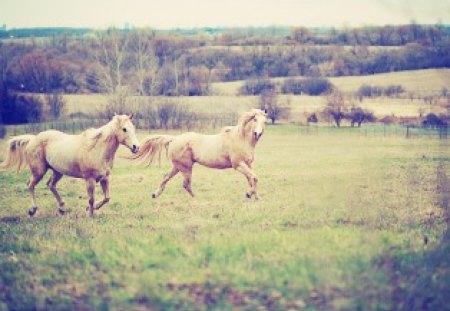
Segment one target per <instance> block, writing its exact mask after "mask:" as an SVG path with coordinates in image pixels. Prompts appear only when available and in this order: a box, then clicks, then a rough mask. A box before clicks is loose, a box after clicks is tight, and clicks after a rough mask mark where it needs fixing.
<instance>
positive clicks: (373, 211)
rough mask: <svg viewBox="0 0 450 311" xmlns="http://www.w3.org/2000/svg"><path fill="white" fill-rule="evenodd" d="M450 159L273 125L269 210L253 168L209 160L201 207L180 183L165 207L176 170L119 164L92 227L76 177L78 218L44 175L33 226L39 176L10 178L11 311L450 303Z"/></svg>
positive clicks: (416, 142)
mask: <svg viewBox="0 0 450 311" xmlns="http://www.w3.org/2000/svg"><path fill="white" fill-rule="evenodd" d="M171 133H174V132H171ZM139 136H140V138H143V137H144V136H145V133H139ZM0 148H1V149H0V150H2V151H1V152H2V154H1V155H2V156H3V155H4V153H3V152H4V150H5V141H2V142H1V143H0ZM449 150H450V149H449V141H447V140H438V139H434V138H414V139H406V138H404V136H400V135H392V136H389V137H385V136H382V135H373V136H363V135H360V134H358V133H356V132H353V130H350V131H348V130H347V131H340V130H339V129H335V130H332V131H327V132H323V133H319V134H304V133H302V132H300V131H299V130H298V128H296V127H294V126H291V125H278V126H269V127H268V128H266V134H265V135H264V136H263V137H262V139H261V141H260V142H259V144H258V146H257V148H256V159H255V173H256V174H257V175H258V177H259V186H258V187H259V188H258V189H259V191H258V192H259V195H260V200H258V201H254V200H248V199H246V198H245V192H246V189H247V181H246V180H245V178H244V177H243V176H242V175H241V174H239V173H237V172H234V171H232V170H224V171H218V170H211V169H207V168H204V167H200V166H194V170H193V185H192V186H193V191H194V193H195V194H196V197H195V198H191V197H190V196H189V195H188V194H187V193H186V192H185V191H184V189H183V188H182V186H181V184H182V178H181V176H176V177H175V178H174V179H173V180H172V181H171V182H170V183H169V184H168V185H167V188H166V190H165V192H164V193H163V194H162V195H161V197H159V198H158V199H156V200H153V199H151V193H152V191H153V190H155V189H156V187H157V185H158V184H159V183H160V181H161V178H162V175H163V174H164V173H166V172H167V171H168V170H169V169H170V166H171V165H170V163H168V161H166V160H163V161H162V162H161V165H160V166H158V165H155V166H153V167H150V168H143V167H141V166H138V165H134V164H132V163H130V162H129V161H128V160H126V159H123V158H117V159H116V162H115V167H114V169H113V173H112V178H111V183H110V189H111V201H110V203H109V204H108V205H106V206H105V207H103V208H102V209H101V210H100V211H98V212H97V213H96V216H95V217H94V218H90V217H89V214H88V213H87V212H86V210H85V209H86V202H87V195H86V190H85V183H84V181H82V180H76V179H70V178H64V179H63V180H62V181H61V182H60V183H59V185H58V188H59V189H60V193H61V195H62V196H63V197H64V199H65V200H66V207H67V209H68V213H67V214H66V215H65V216H57V204H56V201H55V200H54V197H53V196H52V194H51V193H50V191H49V190H48V189H47V187H46V186H45V180H44V181H43V182H41V183H40V184H39V185H38V187H37V188H36V189H37V191H36V193H37V196H38V200H39V202H40V206H41V207H40V209H39V210H38V212H37V214H36V216H35V217H34V218H32V219H30V218H28V217H27V210H28V208H29V207H30V206H31V200H30V198H29V196H28V191H27V187H26V182H27V179H28V176H29V175H28V172H25V171H24V172H22V173H20V174H19V175H15V174H14V173H6V172H0V185H1V187H0V310H8V309H16V310H17V309H52V310H58V309H80V310H85V309H113V310H124V309H137V310H139V309H141V310H144V309H147V310H148V309H150V310H174V309H179V310H206V309H208V310H209V309H218V310H231V309H242V310H259V309H261V310H266V309H267V310H285V309H292V310H356V309H362V310H393V309H396V310H402V309H403V310H412V309H416V310H422V309H429V310H444V309H446V308H447V309H448V308H449V306H448V304H446V303H447V299H448V293H449V290H450V288H449V284H450V279H449V278H450V267H449V262H448V258H449V256H450V252H449V239H450V237H449V234H448V231H447V227H446V220H447V221H448V219H449V216H448V215H449V214H448V213H449V210H448V209H449V208H450V207H449V206H448V204H449V201H450V199H449V196H448V193H449V192H448V191H449V189H450V188H449V181H448V178H447V176H448V175H449V174H450V162H449V159H450V151H449ZM126 154H128V150H126V149H125V148H123V147H120V149H119V155H121V156H123V155H126ZM0 157H1V156H0ZM96 194H97V197H99V196H100V189H97V192H96Z"/></svg>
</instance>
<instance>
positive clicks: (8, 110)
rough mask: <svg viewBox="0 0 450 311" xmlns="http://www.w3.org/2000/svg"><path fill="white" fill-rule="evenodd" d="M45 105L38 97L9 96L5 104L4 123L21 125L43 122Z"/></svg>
mask: <svg viewBox="0 0 450 311" xmlns="http://www.w3.org/2000/svg"><path fill="white" fill-rule="evenodd" d="M42 111H43V103H42V101H41V100H40V99H39V97H37V96H23V95H19V96H16V95H13V96H7V97H6V99H5V101H4V103H3V122H4V123H5V124H20V123H29V122H39V121H41V120H42Z"/></svg>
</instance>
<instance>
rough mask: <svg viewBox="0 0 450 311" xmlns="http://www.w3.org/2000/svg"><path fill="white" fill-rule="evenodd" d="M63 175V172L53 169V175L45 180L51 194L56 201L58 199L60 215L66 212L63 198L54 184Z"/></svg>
mask: <svg viewBox="0 0 450 311" xmlns="http://www.w3.org/2000/svg"><path fill="white" fill-rule="evenodd" d="M62 177H63V174H61V173H59V172H57V171H55V170H53V175H52V177H50V179H49V180H48V182H47V186H48V187H49V188H50V191H51V192H52V193H53V195H54V196H55V198H56V201H58V212H59V214H60V215H64V214H65V213H66V211H65V209H64V204H65V202H64V200H63V199H62V198H61V196H60V195H59V192H58V190H57V189H56V184H57V183H58V182H59V181H60V180H61V178H62Z"/></svg>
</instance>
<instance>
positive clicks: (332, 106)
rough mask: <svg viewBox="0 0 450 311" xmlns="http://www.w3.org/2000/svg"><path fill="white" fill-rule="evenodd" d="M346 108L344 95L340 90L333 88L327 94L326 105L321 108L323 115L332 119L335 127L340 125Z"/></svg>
mask: <svg viewBox="0 0 450 311" xmlns="http://www.w3.org/2000/svg"><path fill="white" fill-rule="evenodd" d="M346 110H347V109H346V106H345V100H344V95H343V94H342V93H341V92H340V91H338V90H334V91H333V92H332V93H330V94H329V95H328V96H327V106H326V107H325V109H324V110H323V115H324V116H325V117H326V118H328V119H330V118H331V119H333V120H334V122H335V123H336V126H337V127H340V126H341V121H342V119H344V117H345V113H346Z"/></svg>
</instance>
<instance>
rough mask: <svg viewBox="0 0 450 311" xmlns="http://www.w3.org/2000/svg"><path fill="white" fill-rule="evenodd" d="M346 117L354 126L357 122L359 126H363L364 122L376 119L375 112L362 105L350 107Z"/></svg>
mask: <svg viewBox="0 0 450 311" xmlns="http://www.w3.org/2000/svg"><path fill="white" fill-rule="evenodd" d="M346 117H347V118H348V119H349V120H350V124H351V126H352V127H354V126H355V124H357V125H358V127H361V124H362V123H363V122H373V121H375V116H374V115H373V112H371V111H369V110H366V109H363V108H361V107H352V108H351V109H350V112H349V113H348V114H347V115H346Z"/></svg>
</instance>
